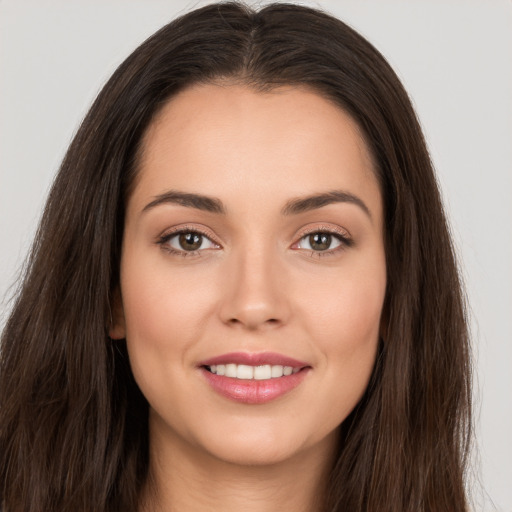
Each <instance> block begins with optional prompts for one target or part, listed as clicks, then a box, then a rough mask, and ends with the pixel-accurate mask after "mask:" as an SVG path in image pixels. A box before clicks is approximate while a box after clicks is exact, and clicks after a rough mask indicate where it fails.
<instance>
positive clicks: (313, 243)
mask: <svg viewBox="0 0 512 512" xmlns="http://www.w3.org/2000/svg"><path fill="white" fill-rule="evenodd" d="M340 245H342V241H341V240H340V238H339V237H338V236H335V235H333V234H332V233H327V232H323V231H318V232H316V233H310V234H309V235H306V236H304V237H302V238H301V239H300V240H299V244H298V249H309V250H312V251H328V250H332V249H336V248H337V247H339V246H340Z"/></svg>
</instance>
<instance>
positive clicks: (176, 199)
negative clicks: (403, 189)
mask: <svg viewBox="0 0 512 512" xmlns="http://www.w3.org/2000/svg"><path fill="white" fill-rule="evenodd" d="M335 203H351V204H354V205H356V206H358V207H359V208H361V210H363V212H364V213H366V215H368V217H370V219H371V218H372V216H371V213H370V210H369V208H368V207H367V206H366V204H365V203H364V201H363V200H362V199H360V198H359V197H357V196H355V195H354V194H351V193H349V192H345V191H343V190H331V191H329V192H323V193H319V194H314V195H311V196H306V197H298V198H295V199H290V200H289V201H287V203H286V204H285V205H284V207H283V209H282V210H281V215H284V216H290V215H297V214H299V213H304V212H308V211H311V210H316V209H318V208H322V207H323V206H327V205H329V204H335ZM162 204H179V205H181V206H185V207H187V208H195V209H197V210H202V211H206V212H210V213H216V214H221V215H225V214H226V207H225V206H224V204H223V203H222V201H221V200H220V199H218V198H216V197H211V196H205V195H203V194H194V193H190V192H180V191H178V190H169V191H167V192H164V193H163V194H160V195H158V196H156V197H155V198H154V199H153V201H151V202H150V203H148V204H147V205H146V206H145V207H144V208H143V210H142V211H143V212H146V211H148V210H151V209H152V208H155V207H156V206H159V205H162Z"/></svg>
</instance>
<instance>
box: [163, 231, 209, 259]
mask: <svg viewBox="0 0 512 512" xmlns="http://www.w3.org/2000/svg"><path fill="white" fill-rule="evenodd" d="M159 243H160V244H161V245H163V246H166V247H167V248H168V249H169V250H170V251H171V252H174V253H180V254H181V255H182V256H186V255H187V253H194V252H196V251H202V250H203V249H218V248H219V246H218V245H217V244H215V243H214V242H212V241H211V240H210V238H208V237H207V236H206V235H203V234H202V233H200V232H198V231H178V232H176V233H172V234H169V235H165V236H163V237H162V238H161V239H160V242H159Z"/></svg>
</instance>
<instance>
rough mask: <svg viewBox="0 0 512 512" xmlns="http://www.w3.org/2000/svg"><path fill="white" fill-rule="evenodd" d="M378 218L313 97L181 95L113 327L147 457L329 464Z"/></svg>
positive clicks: (212, 91)
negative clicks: (308, 459)
mask: <svg viewBox="0 0 512 512" xmlns="http://www.w3.org/2000/svg"><path fill="white" fill-rule="evenodd" d="M382 217H383V212H382V199H381V194H380V191H379V187H378V184H377V180H376V178H375V175H374V171H373V168H372V162H371V159H370V156H369V153H368V150H367V148H366V146H365V143H364V141H363V139H362V137H361V135H360V133H359V131H358V128H357V126H356V124H355V123H354V122H353V120H352V119H351V118H350V117H349V116H348V115H347V114H346V113H344V112H343V111H342V110H341V109H339V108H338V107H336V106H334V105H333V104H332V103H330V102H328V101H327V100H325V99H323V98H322V97H320V96H319V95H317V94H315V93H313V92H310V91H308V90H306V89H301V88H292V87H283V88H279V89H276V90H274V91H272V92H269V93H260V92H255V91H253V90H251V89H249V88H246V87H243V86H234V85H229V86H220V85H200V86H194V87H191V88H189V89H187V90H185V91H183V92H181V93H180V94H179V95H177V96H175V97H174V98H173V99H172V100H171V101H170V102H169V103H168V104H167V105H166V106H165V107H164V108H163V110H162V111H161V112H160V114H159V116H158V117H157V119H156V120H155V121H154V122H153V123H152V125H151V126H150V128H149V130H148V131H147V133H146V135H145V139H144V144H143V150H142V152H141V160H140V173H139V175H138V177H137V180H136V183H135V188H134V192H133V194H132V196H131V197H130V199H129V201H128V205H127V212H126V224H125V231H124V240H123V249H122V258H121V285H120V291H121V294H120V295H121V299H122V300H121V302H122V304H120V305H119V307H118V313H117V318H116V322H115V324H114V326H113V327H112V330H111V335H112V337H115V338H121V337H126V341H127V345H128V351H129V356H130V362H131V366H132V369H133V374H134V376H135V379H136V381H137V383H138V385H139V386H140V389H141V390H142V392H143V394H144V395H145V396H146V398H147V400H148V402H149V405H150V431H151V442H152V444H153V445H155V444H157V445H160V446H162V447H163V446H171V447H176V449H179V448H180V447H184V446H187V447H189V448H192V449H193V450H194V451H195V453H201V454H202V455H208V456H213V457H215V458H217V459H221V460H224V461H230V462H235V463H239V464H266V463H273V462H278V461H284V460H288V459H290V458H293V457H295V456H300V454H301V453H305V452H306V451H308V452H309V453H312V452H318V453H320V452H322V453H328V452H329V451H332V449H333V444H334V443H335V439H336V429H337V427H338V426H339V425H340V424H341V423H342V422H343V420H344V419H345V418H346V417H347V415H348V414H349V413H350V412H351V411H352V409H353V408H354V407H355V405H356V404H357V402H358V401H359V399H360V398H361V396H362V395H363V392H364V390H365V388H366V386H367V384H368V380H369V377H370V374H371V372H372V368H373V364H374V361H375V356H376V350H377V344H378V338H379V330H380V323H381V311H382V305H383V300H384V292H385V287H386V267H385V255H384V245H383V220H382ZM290 372H291V375H288V374H289V373H290Z"/></svg>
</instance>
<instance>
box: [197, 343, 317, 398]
mask: <svg viewBox="0 0 512 512" xmlns="http://www.w3.org/2000/svg"><path fill="white" fill-rule="evenodd" d="M199 368H200V370H201V372H202V374H203V376H204V377H205V379H206V381H207V382H208V384H209V385H210V387H211V388H212V389H213V390H214V391H215V392H216V393H218V394H220V395H221V396H223V397H224V398H228V399H229V400H232V401H235V402H240V403H244V404H264V403H267V402H270V401H272V400H275V399H277V398H280V397H282V396H283V395H286V394H287V393H289V392H290V391H292V390H293V389H295V388H297V387H298V386H299V385H300V384H301V383H302V382H303V381H304V379H305V377H306V375H307V374H308V373H309V370H311V369H312V367H311V366H310V365H309V364H307V363H304V362H301V361H298V360H296V359H292V358H289V357H286V356H283V355H280V354H274V353H259V354H247V353H232V354H224V355H222V356H218V357H215V358H212V359H209V360H207V361H204V362H203V363H201V364H200V365H199Z"/></svg>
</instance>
